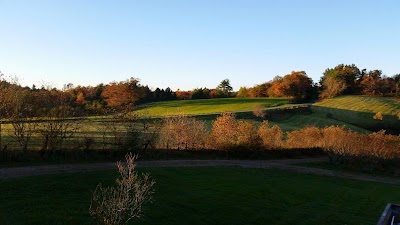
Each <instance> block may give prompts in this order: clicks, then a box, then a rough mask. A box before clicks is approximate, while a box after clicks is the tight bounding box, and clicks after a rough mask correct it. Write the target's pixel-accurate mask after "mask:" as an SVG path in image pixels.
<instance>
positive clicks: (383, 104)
mask: <svg viewBox="0 0 400 225" xmlns="http://www.w3.org/2000/svg"><path fill="white" fill-rule="evenodd" d="M314 105H316V106H322V107H329V108H337V109H344V110H351V111H358V112H370V113H377V112H381V113H383V114H385V115H396V114H397V113H399V112H400V99H398V98H386V97H372V96H355V95H351V96H340V97H336V98H332V99H327V100H324V101H321V102H318V103H315V104H314Z"/></svg>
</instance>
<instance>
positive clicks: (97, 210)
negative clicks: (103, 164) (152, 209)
mask: <svg viewBox="0 0 400 225" xmlns="http://www.w3.org/2000/svg"><path fill="white" fill-rule="evenodd" d="M125 159H126V164H123V163H122V162H117V167H118V171H119V174H120V177H119V178H118V179H117V180H116V181H115V182H116V186H111V187H103V186H102V185H101V183H100V184H98V185H97V187H96V189H95V191H94V192H93V196H92V202H91V205H90V208H89V213H90V215H91V216H93V217H94V218H96V219H97V221H98V222H99V223H101V224H105V225H117V224H126V223H127V222H128V221H130V220H131V219H134V218H141V217H142V216H143V206H144V204H145V203H147V202H149V201H151V198H152V195H153V193H154V189H153V186H154V184H155V182H154V181H153V180H151V179H150V176H149V174H141V175H139V174H138V172H137V171H136V170H135V169H136V163H135V160H136V159H137V157H136V156H133V155H132V154H127V155H126V156H125Z"/></svg>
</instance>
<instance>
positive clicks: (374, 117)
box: [372, 112, 383, 120]
mask: <svg viewBox="0 0 400 225" xmlns="http://www.w3.org/2000/svg"><path fill="white" fill-rule="evenodd" d="M372 118H373V119H374V120H383V115H382V113H381V112H377V113H376V114H375V115H374V116H373V117H372Z"/></svg>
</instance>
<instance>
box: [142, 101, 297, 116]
mask: <svg viewBox="0 0 400 225" xmlns="http://www.w3.org/2000/svg"><path fill="white" fill-rule="evenodd" d="M285 104H289V99H288V98H214V99H197V100H177V101H163V102H153V103H149V104H145V105H143V106H141V107H138V109H136V110H135V112H137V113H138V114H139V115H144V116H149V117H163V116H171V115H178V114H185V115H198V114H210V113H222V112H225V111H229V112H239V111H251V110H253V109H254V108H255V107H257V106H261V107H265V108H269V107H274V106H281V105H285Z"/></svg>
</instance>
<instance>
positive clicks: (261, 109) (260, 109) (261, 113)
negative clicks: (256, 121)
mask: <svg viewBox="0 0 400 225" xmlns="http://www.w3.org/2000/svg"><path fill="white" fill-rule="evenodd" d="M253 115H254V116H256V117H259V118H265V111H264V107H262V106H260V105H259V106H256V107H254V109H253Z"/></svg>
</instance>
